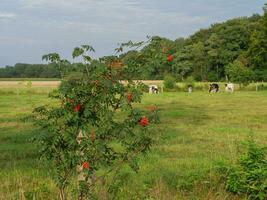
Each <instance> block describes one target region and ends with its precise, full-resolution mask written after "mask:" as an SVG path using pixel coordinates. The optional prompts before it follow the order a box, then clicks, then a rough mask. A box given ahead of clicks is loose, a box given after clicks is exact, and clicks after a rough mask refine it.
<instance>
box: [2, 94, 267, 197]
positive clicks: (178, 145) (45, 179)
mask: <svg viewBox="0 0 267 200" xmlns="http://www.w3.org/2000/svg"><path fill="white" fill-rule="evenodd" d="M14 90H15V89H14ZM32 90H36V91H38V89H32ZM36 91H35V92H31V93H27V92H22V93H20V94H17V93H16V91H15V92H14V93H12V92H10V93H8V92H6V93H4V92H0V167H1V171H0V183H1V184H0V199H1V200H2V199H3V200H8V199H57V190H56V187H55V185H54V183H53V182H52V179H51V175H50V173H51V172H50V170H49V166H47V165H46V164H44V163H42V162H40V161H38V159H37V153H36V150H37V149H36V146H35V145H34V144H33V143H32V142H31V138H32V136H34V135H35V134H38V132H37V131H36V129H35V127H33V125H32V124H31V123H30V122H24V121H23V120H22V118H23V117H24V116H26V115H27V114H30V112H31V110H32V109H33V108H34V107H36V106H38V105H43V104H48V103H50V102H51V100H50V99H48V98H47V92H48V91H49V89H47V90H44V91H42V92H36ZM151 104H153V105H157V106H158V107H159V110H160V112H159V113H160V118H161V123H160V124H159V125H153V127H152V129H153V134H154V135H155V141H156V143H155V145H154V147H153V149H152V150H151V152H150V153H149V154H148V155H146V156H144V157H142V158H141V159H140V163H141V165H140V172H139V173H138V174H136V173H134V172H132V171H130V170H129V169H128V168H127V167H124V168H123V169H122V172H121V174H120V177H121V178H122V179H124V180H125V182H124V183H118V186H120V191H119V192H118V194H117V199H166V200H167V199H168V200H169V199H190V200H191V199H192V200H193V199H196V200H198V199H203V200H204V199H241V198H239V197H237V196H233V195H231V194H229V193H227V192H225V190H224V188H223V183H222V181H221V180H220V178H219V175H218V174H216V170H215V168H216V165H217V162H219V161H224V162H226V163H231V162H234V161H235V160H236V158H237V156H238V152H237V146H238V145H239V144H240V142H241V141H244V140H246V138H248V136H249V135H250V134H253V136H254V138H255V141H256V142H257V143H259V144H260V145H267V134H266V133H267V112H266V111H267V110H266V108H267V92H266V91H261V92H244V91H243V92H235V93H233V94H228V93H223V92H222V93H218V94H208V93H207V92H195V93H192V94H188V93H182V92H179V93H163V94H159V95H148V94H146V95H145V96H144V99H143V102H142V104H141V105H140V107H144V108H145V107H147V106H148V105H151ZM103 190H104V189H103ZM68 194H69V196H70V199H73V198H72V197H71V194H72V192H71V191H68ZM104 194H105V191H102V193H99V195H100V197H101V199H105V198H104V196H105V195H104Z"/></svg>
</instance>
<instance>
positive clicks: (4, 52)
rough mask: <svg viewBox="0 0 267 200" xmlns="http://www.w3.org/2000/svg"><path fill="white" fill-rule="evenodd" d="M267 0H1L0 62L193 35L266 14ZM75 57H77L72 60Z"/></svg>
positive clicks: (100, 51)
mask: <svg viewBox="0 0 267 200" xmlns="http://www.w3.org/2000/svg"><path fill="white" fill-rule="evenodd" d="M264 3H266V0H0V66H2V67H3V66H6V65H14V64H15V63H19V62H20V63H42V60H41V58H42V55H44V54H47V53H51V52H58V53H59V54H60V55H61V56H62V58H67V59H70V60H71V52H72V50H73V48H74V47H76V46H80V45H82V44H90V45H92V46H93V47H94V48H95V50H96V53H94V54H93V57H95V58H97V57H99V56H103V55H111V54H114V49H115V48H116V47H117V44H118V43H121V42H127V41H129V40H133V41H143V40H145V39H146V36H147V35H149V36H153V35H158V36H162V37H167V38H170V39H176V38H178V37H188V36H190V35H191V34H193V33H194V32H196V31H197V30H199V29H200V28H207V27H209V26H210V25H211V24H214V23H217V22H223V21H226V20H227V19H231V18H233V17H241V16H251V15H252V14H254V13H259V14H262V13H263V11H262V7H263V5H264ZM71 61H72V60H71Z"/></svg>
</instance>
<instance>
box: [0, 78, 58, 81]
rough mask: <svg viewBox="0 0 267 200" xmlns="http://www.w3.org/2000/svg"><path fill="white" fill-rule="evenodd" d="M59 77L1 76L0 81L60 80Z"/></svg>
mask: <svg viewBox="0 0 267 200" xmlns="http://www.w3.org/2000/svg"><path fill="white" fill-rule="evenodd" d="M58 80H60V79H58V78H0V81H58Z"/></svg>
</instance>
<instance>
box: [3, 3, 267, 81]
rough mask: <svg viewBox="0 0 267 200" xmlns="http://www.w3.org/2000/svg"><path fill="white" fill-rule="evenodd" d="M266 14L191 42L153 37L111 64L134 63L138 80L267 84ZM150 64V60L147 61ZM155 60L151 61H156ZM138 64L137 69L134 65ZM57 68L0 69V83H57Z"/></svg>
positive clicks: (76, 65) (236, 21)
mask: <svg viewBox="0 0 267 200" xmlns="http://www.w3.org/2000/svg"><path fill="white" fill-rule="evenodd" d="M263 10H264V14H263V15H259V14H254V15H253V16H251V17H240V18H234V19H231V20H228V21H226V22H223V23H217V24H213V25H211V26H210V27H209V28H207V29H200V30H199V31H197V32H196V33H194V34H193V35H191V36H189V37H188V38H177V39H176V40H170V39H167V38H163V37H160V36H153V37H150V39H149V40H148V42H143V43H142V44H144V45H143V46H142V47H141V48H139V49H138V48H137V49H136V50H131V51H128V52H126V53H124V54H121V55H117V56H106V57H103V58H100V59H99V60H105V59H106V58H112V59H115V60H119V61H120V62H122V63H123V64H124V65H125V66H127V64H129V63H131V66H136V68H137V69H138V70H139V72H140V73H138V74H136V75H134V76H135V77H134V78H135V79H144V80H145V79H150V80H154V79H163V78H164V77H165V76H166V75H169V76H170V75H171V76H173V77H174V78H175V79H176V80H177V81H183V80H184V79H185V78H187V77H191V78H192V79H194V80H196V81H233V82H237V83H248V82H251V81H267V6H266V5H265V7H264V8H263ZM147 58H150V59H147ZM151 58H152V59H151ZM133 63H134V64H135V65H133ZM65 67H66V69H68V73H70V72H72V71H79V70H78V68H79V63H74V64H67V66H65ZM57 77H60V74H59V71H58V69H57V67H56V65H53V64H23V63H17V64H16V65H15V66H6V67H5V68H0V78H57Z"/></svg>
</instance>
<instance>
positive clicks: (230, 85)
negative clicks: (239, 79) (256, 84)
mask: <svg viewBox="0 0 267 200" xmlns="http://www.w3.org/2000/svg"><path fill="white" fill-rule="evenodd" d="M234 88H235V86H234V84H233V83H226V84H225V92H234Z"/></svg>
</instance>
